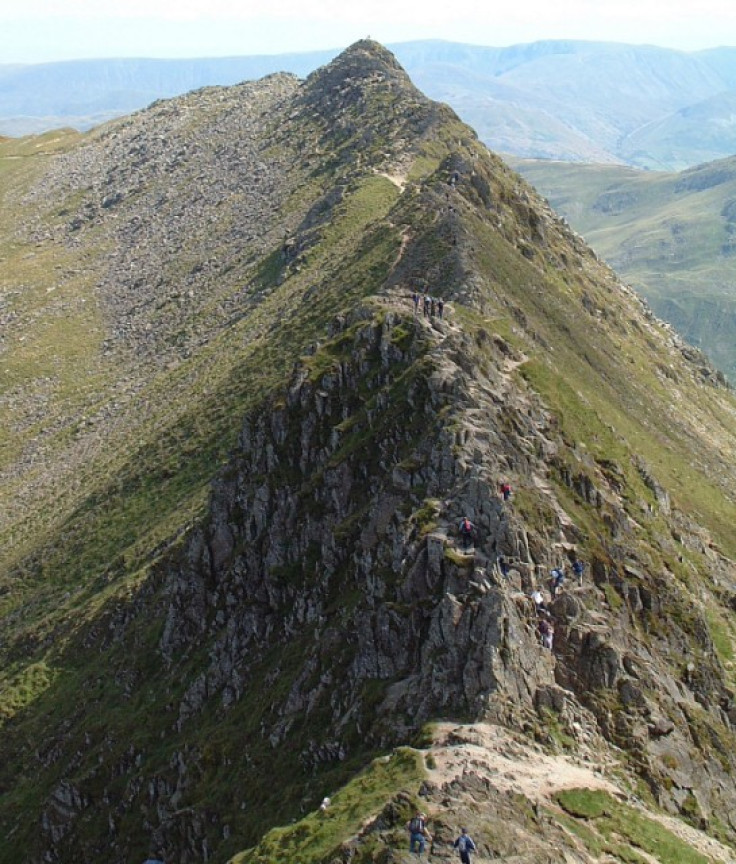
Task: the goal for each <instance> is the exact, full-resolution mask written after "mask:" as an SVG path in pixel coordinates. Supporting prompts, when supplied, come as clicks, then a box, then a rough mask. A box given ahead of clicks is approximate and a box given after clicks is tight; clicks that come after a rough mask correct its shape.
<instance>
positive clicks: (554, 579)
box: [549, 567, 565, 599]
mask: <svg viewBox="0 0 736 864" xmlns="http://www.w3.org/2000/svg"><path fill="white" fill-rule="evenodd" d="M549 575H550V576H551V581H550V594H551V595H552V599H554V598H555V597H556V596H557V595H558V594H561V593H562V586H563V585H564V584H565V572H564V570H563V569H562V567H555V568H554V569H553V570H550V573H549Z"/></svg>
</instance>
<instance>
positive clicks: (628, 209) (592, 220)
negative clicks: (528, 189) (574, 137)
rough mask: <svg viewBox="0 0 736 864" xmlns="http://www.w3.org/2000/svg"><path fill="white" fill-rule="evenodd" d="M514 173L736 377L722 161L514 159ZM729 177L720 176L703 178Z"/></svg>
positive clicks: (735, 301)
mask: <svg viewBox="0 0 736 864" xmlns="http://www.w3.org/2000/svg"><path fill="white" fill-rule="evenodd" d="M517 164H518V168H519V170H520V171H521V172H522V173H523V174H524V175H525V176H526V177H527V179H528V180H530V182H532V183H534V184H535V185H536V186H537V188H539V189H540V191H541V192H542V193H543V194H544V195H545V196H546V197H547V198H549V199H550V201H551V203H552V205H553V206H554V207H555V209H557V210H558V211H559V212H560V213H562V214H563V215H565V216H566V217H567V218H568V219H569V221H570V223H571V224H572V226H573V227H574V228H575V230H577V231H579V232H580V233H581V234H582V235H583V236H584V237H585V238H586V240H587V241H588V242H589V243H590V244H591V245H592V246H593V247H594V248H595V249H596V250H597V251H598V252H599V253H600V254H601V255H602V256H603V257H604V258H605V259H606V260H608V261H610V262H611V264H612V265H613V266H614V267H615V268H616V270H617V271H618V272H619V273H621V274H622V276H623V277H624V278H625V279H626V280H627V281H629V282H630V283H631V284H633V285H634V286H635V287H636V288H637V289H638V290H640V291H641V292H642V293H643V294H644V296H646V297H647V299H648V300H649V302H650V303H651V304H652V307H653V308H654V310H655V312H656V313H657V314H659V315H661V316H662V317H663V318H665V319H666V320H668V321H670V322H671V323H672V324H673V325H674V326H675V327H676V328H677V329H678V330H679V332H681V333H682V334H683V335H684V336H685V338H686V339H688V340H689V341H690V342H692V343H693V344H694V345H697V346H699V347H702V348H703V350H704V351H705V352H706V353H707V354H709V356H710V357H711V358H712V359H713V361H714V362H715V363H716V365H718V366H719V367H720V368H721V369H722V370H723V372H725V373H726V375H727V376H728V377H729V378H731V379H734V378H736V352H735V351H734V348H733V345H734V338H733V337H734V329H735V328H736V297H734V293H733V291H732V289H731V288H730V287H729V286H730V285H731V283H732V281H733V280H732V279H731V276H730V273H731V270H732V259H731V255H732V244H733V239H732V238H733V221H732V214H731V211H730V210H729V203H730V201H731V200H732V198H733V195H734V185H735V181H734V179H733V171H732V170H731V168H730V165H731V164H732V163H731V161H730V160H723V161H722V162H717V163H713V164H712V165H707V164H706V165H703V166H699V167H698V168H694V169H691V170H689V171H686V172H683V173H681V174H677V173H666V172H657V171H637V170H634V169H631V168H626V167H622V166H592V165H568V164H564V163H560V162H544V163H541V162H533V161H520V162H518V163H517ZM723 166H725V167H726V168H727V169H728V170H727V171H725V172H723V173H724V176H725V174H729V175H730V176H728V177H726V179H724V180H723V181H722V182H712V183H711V182H710V181H709V175H714V174H716V173H717V172H719V171H721V170H722V168H723Z"/></svg>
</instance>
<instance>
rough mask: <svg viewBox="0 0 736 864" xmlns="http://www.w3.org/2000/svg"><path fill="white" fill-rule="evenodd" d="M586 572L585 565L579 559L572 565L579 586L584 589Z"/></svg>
mask: <svg viewBox="0 0 736 864" xmlns="http://www.w3.org/2000/svg"><path fill="white" fill-rule="evenodd" d="M584 570H585V564H583V562H582V561H580V560H578V559H577V558H576V559H575V560H574V561H573V563H572V572H573V573H574V574H575V576H576V577H577V580H578V585H579V586H580V587H581V588H582V587H583V571H584Z"/></svg>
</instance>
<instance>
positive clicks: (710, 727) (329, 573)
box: [0, 41, 736, 864]
mask: <svg viewBox="0 0 736 864" xmlns="http://www.w3.org/2000/svg"><path fill="white" fill-rule="evenodd" d="M0 148H2V149H1V150H0V168H1V169H2V170H0V195H1V196H2V203H3V207H2V210H1V212H2V214H3V215H2V224H0V257H1V258H2V259H3V271H2V273H3V276H2V283H0V290H1V291H2V294H1V295H0V297H1V298H2V299H1V303H2V306H1V307H0V315H1V316H2V324H3V327H2V336H3V342H2V358H3V373H4V377H3V379H2V382H3V383H2V394H1V397H0V398H2V407H3V416H4V417H7V418H8V422H7V424H4V426H3V430H2V436H3V437H2V439H0V444H1V448H0V460H1V462H0V471H1V472H2V474H1V476H2V481H3V482H2V484H1V485H0V488H1V489H2V493H1V494H2V506H0V514H2V521H0V550H2V552H1V553H0V555H1V557H0V616H1V621H2V628H1V629H0V633H1V634H2V635H1V636H0V658H1V662H0V719H1V721H2V736H1V737H0V836H3V837H4V838H6V839H5V841H4V842H3V843H1V844H0V862H3V864H4V862H10V861H13V862H15V861H17V860H22V861H27V862H31V864H36V862H38V864H40V862H42V861H44V862H62V864H65V862H72V861H75V862H76V861H80V860H81V861H88V860H96V859H97V858H100V857H103V856H104V858H105V860H107V861H110V862H120V864H122V862H135V861H142V860H144V859H145V857H146V855H151V854H158V855H160V856H161V857H163V858H164V860H166V861H167V862H170V861H177V862H181V864H189V862H192V864H193V862H199V861H202V860H208V861H213V862H225V861H228V860H232V861H234V862H280V861H285V860H290V861H291V860H299V861H300V862H301V864H309V862H312V864H317V862H325V864H326V862H335V861H348V860H350V861H353V862H358V864H360V862H369V861H371V862H376V864H377V862H381V861H383V862H387V861H407V860H409V854H408V851H407V850H406V846H407V843H406V839H407V838H406V835H405V832H404V830H403V827H402V826H403V825H404V823H405V822H406V820H407V819H408V818H409V816H410V815H411V812H412V810H413V809H415V808H417V807H418V806H421V807H422V808H426V810H427V812H428V813H429V815H430V818H431V825H432V828H433V831H434V834H435V840H434V843H433V845H432V849H431V858H432V859H437V860H442V859H445V860H446V859H447V858H448V856H449V855H450V854H451V850H450V847H449V846H448V845H447V842H448V841H449V840H451V839H452V836H453V834H454V833H455V832H456V831H458V830H459V827H460V825H461V824H462V823H465V822H467V823H468V827H470V829H471V831H472V832H473V834H474V835H475V838H476V840H477V842H478V843H479V847H480V850H481V854H480V855H479V857H478V859H477V860H479V861H482V860H484V859H489V858H494V859H496V860H506V861H509V862H514V861H516V862H522V861H532V860H533V861H549V862H553V861H554V862H557V861H560V860H568V861H579V862H591V864H592V862H594V861H603V860H608V861H625V862H639V864H641V862H645V861H651V860H660V861H664V862H676V861H677V862H680V861H686V862H687V861H690V862H706V861H724V862H725V861H732V860H734V853H733V851H732V850H733V848H734V847H733V844H734V840H735V839H736V838H735V835H734V827H733V823H732V821H731V820H732V816H731V814H732V813H733V809H734V802H736V785H735V784H734V781H733V775H734V759H736V757H735V756H734V753H735V752H736V749H735V748H734V743H735V742H734V730H733V723H734V722H736V713H735V709H734V705H733V692H734V691H733V683H734V682H733V677H734V665H733V663H734V636H735V635H736V631H735V630H734V621H733V609H734V604H735V603H736V600H734V598H736V567H735V565H734V560H733V559H734V555H736V532H735V530H734V518H733V517H734V503H733V502H734V493H736V468H734V464H735V463H734V459H733V454H734V453H736V431H735V430H736V426H735V425H734V418H735V417H736V401H735V400H734V397H733V394H732V393H731V392H730V391H729V390H728V389H726V388H724V387H723V386H722V384H721V382H720V380H719V377H718V375H717V374H716V372H715V370H714V369H713V368H712V367H711V366H710V365H709V364H708V363H707V362H706V361H705V360H704V358H702V356H700V355H698V354H697V352H693V350H692V349H690V348H689V347H688V346H687V345H685V343H683V342H682V341H681V340H680V339H679V338H678V337H677V336H676V335H675V334H674V332H673V331H672V330H671V328H669V327H668V326H666V325H664V324H662V323H661V322H660V321H658V320H657V319H656V318H655V317H654V316H653V315H652V313H651V312H650V311H649V310H648V308H647V307H646V306H645V305H644V304H643V303H642V301H641V300H640V299H639V298H638V297H637V295H636V294H635V293H634V292H632V291H631V290H630V289H628V288H627V287H626V286H624V285H623V284H622V283H621V282H620V280H619V278H618V277H617V276H616V275H615V274H614V273H613V271H611V270H610V269H609V268H608V267H607V266H606V265H605V264H603V263H602V262H601V261H600V260H599V259H597V258H596V256H595V255H594V254H593V253H592V252H591V250H590V249H589V248H588V247H587V246H586V245H585V244H584V243H583V242H582V241H581V240H580V238H579V237H578V236H577V235H575V234H573V233H572V232H571V231H570V230H569V229H568V228H567V226H566V225H565V224H564V222H562V221H561V220H560V219H559V218H558V217H557V216H556V215H555V214H554V213H553V212H552V211H551V210H550V208H549V207H548V206H547V205H546V204H545V203H544V202H543V201H542V200H541V199H540V198H539V197H538V196H537V195H536V193H535V192H534V191H533V190H532V189H531V187H529V186H528V185H526V184H525V182H524V181H523V180H522V179H521V178H520V177H519V176H518V175H517V174H515V173H514V172H513V171H512V170H511V169H510V168H508V166H506V165H505V164H504V163H503V162H502V161H501V160H500V159H499V158H497V157H496V156H494V155H493V154H491V153H489V152H488V151H487V150H486V149H485V148H484V147H483V146H482V145H481V144H480V143H479V141H478V139H477V137H476V135H475V134H474V133H473V132H472V130H471V129H469V128H468V127H466V126H464V125H463V124H462V123H461V122H460V121H459V120H458V118H457V117H456V116H455V115H454V113H453V112H452V111H451V110H450V109H449V108H447V107H445V106H442V105H438V104H436V103H433V102H431V101H429V100H428V99H427V98H426V97H424V96H423V95H422V94H421V93H420V92H419V91H418V90H416V88H415V87H414V86H413V85H412V83H411V81H410V80H409V78H408V77H407V75H406V73H405V72H404V71H403V70H402V69H401V67H400V66H399V65H398V64H397V62H396V60H395V59H394V57H393V56H392V55H391V54H390V53H389V52H387V51H386V50H385V49H383V48H382V47H381V46H379V45H377V44H375V43H373V42H369V41H366V42H360V43H358V44H356V45H354V46H352V47H351V48H350V49H349V50H348V51H346V52H344V53H343V54H341V55H340V56H339V57H338V58H336V59H335V60H334V61H333V62H332V63H330V64H329V65H328V66H326V67H324V68H322V69H320V70H318V71H317V72H315V73H314V74H312V75H310V76H309V77H308V78H307V79H306V80H305V81H300V80H299V79H297V78H295V77H293V76H289V75H274V76H270V77H267V78H265V79H263V80H261V81H258V82H252V83H246V84H242V85H238V86H236V87H231V88H209V89H205V90H200V91H198V92H195V93H192V94H189V95H187V96H183V97H179V98H177V99H174V100H171V101H168V102H160V103H157V104H155V105H153V106H152V107H151V108H150V109H148V110H147V111H145V112H141V113H139V114H136V115H134V116H131V117H128V118H125V119H123V120H120V121H116V122H114V123H112V124H110V125H108V126H105V127H101V128H100V129H97V130H95V131H94V132H92V133H88V134H86V135H82V136H80V135H78V134H76V133H72V132H69V133H59V134H55V135H49V136H45V137H43V138H38V139H36V138H30V139H23V140H20V141H4V142H2V143H1V144H0ZM416 290H420V291H422V292H426V293H427V294H428V295H431V296H432V297H434V298H439V297H441V298H443V300H444V302H445V308H444V314H443V316H442V317H440V316H439V314H435V315H434V316H425V315H423V314H422V312H421V311H419V312H417V313H415V311H414V308H413V303H412V300H411V295H412V292H414V291H416ZM684 404H687V405H688V409H689V410H687V411H683V410H682V406H683V405H684ZM502 481H508V482H509V483H510V484H511V486H512V487H513V494H512V496H511V498H510V500H508V501H504V500H503V499H502V496H500V495H499V484H500V483H501V482H502ZM463 516H468V517H469V518H470V519H472V521H473V523H474V524H475V526H476V531H475V536H474V538H473V540H472V543H471V544H470V545H469V546H465V544H464V543H463V542H462V539H461V537H460V536H459V534H458V524H459V521H460V519H461V518H462V517H463ZM499 556H503V558H504V562H505V564H508V570H507V572H505V573H504V572H503V571H502V569H501V565H500V562H499ZM576 556H579V557H580V558H581V559H582V560H584V561H585V562H586V572H585V575H584V578H583V580H582V583H581V584H576V583H575V582H574V581H573V580H571V579H569V580H568V584H567V585H566V587H565V589H564V590H563V591H562V593H561V595H560V596H559V597H557V598H556V599H554V600H552V599H550V598H549V596H548V597H547V601H548V603H549V605H550V619H549V620H550V621H551V623H553V625H554V629H555V637H554V644H553V650H551V651H550V650H548V649H547V648H543V647H542V646H541V645H540V640H539V633H538V627H537V617H536V612H535V610H534V607H533V603H532V602H531V600H530V597H529V594H530V592H531V590H532V589H533V588H534V587H539V588H541V589H542V590H544V591H545V592H546V591H547V583H548V578H549V574H550V571H551V569H552V568H553V567H555V566H560V565H563V566H565V567H566V568H567V569H568V571H569V568H570V565H571V563H572V561H573V560H574V559H575V557H576ZM326 795H327V796H329V797H331V799H332V801H331V804H330V805H329V806H328V807H327V809H326V810H325V811H324V812H321V811H320V810H319V809H318V808H319V804H320V802H321V801H322V800H323V798H324V797H325V796H326Z"/></svg>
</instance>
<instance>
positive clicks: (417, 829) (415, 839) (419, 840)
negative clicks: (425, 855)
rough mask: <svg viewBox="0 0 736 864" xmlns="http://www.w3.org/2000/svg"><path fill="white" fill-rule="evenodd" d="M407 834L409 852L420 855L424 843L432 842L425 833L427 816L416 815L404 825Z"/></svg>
mask: <svg viewBox="0 0 736 864" xmlns="http://www.w3.org/2000/svg"><path fill="white" fill-rule="evenodd" d="M406 830H407V831H408V832H409V851H410V852H416V853H417V855H421V854H422V852H424V845H425V843H426V841H429V842H430V843H431V842H432V835H431V834H430V833H429V831H427V814H426V813H417V814H416V816H413V817H412V818H411V819H410V820H409V821H408V822H407V823H406Z"/></svg>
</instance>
